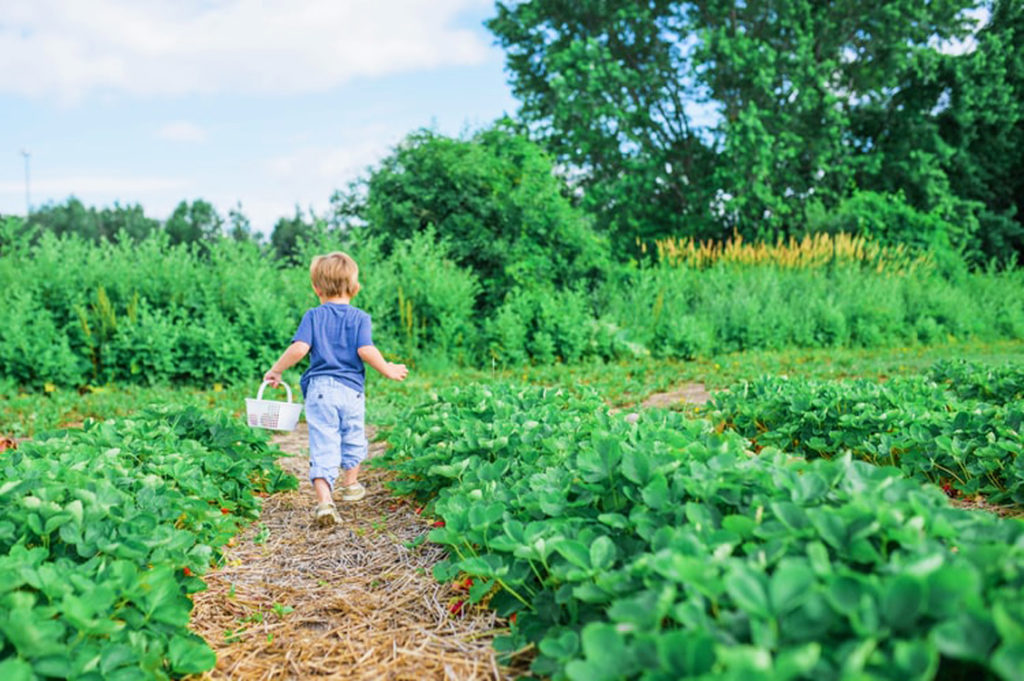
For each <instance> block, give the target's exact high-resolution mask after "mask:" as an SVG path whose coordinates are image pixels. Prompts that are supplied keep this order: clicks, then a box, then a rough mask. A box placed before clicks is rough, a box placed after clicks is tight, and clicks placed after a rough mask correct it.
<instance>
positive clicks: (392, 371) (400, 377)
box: [385, 362, 409, 381]
mask: <svg viewBox="0 0 1024 681" xmlns="http://www.w3.org/2000/svg"><path fill="white" fill-rule="evenodd" d="M385 375H386V376H387V377H388V378H390V379H391V380H392V381H404V380H405V377H406V376H408V375H409V369H408V368H407V367H406V366H405V365H404V364H393V363H391V362H388V372H387V374H385Z"/></svg>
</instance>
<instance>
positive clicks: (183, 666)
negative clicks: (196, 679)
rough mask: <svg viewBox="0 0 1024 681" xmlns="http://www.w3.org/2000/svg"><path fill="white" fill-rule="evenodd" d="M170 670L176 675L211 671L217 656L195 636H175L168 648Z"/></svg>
mask: <svg viewBox="0 0 1024 681" xmlns="http://www.w3.org/2000/svg"><path fill="white" fill-rule="evenodd" d="M167 657H168V660H169V661H170V663H171V669H172V670H173V671H174V672H176V673H178V674H199V673H201V672H205V671H208V670H210V669H213V667H214V665H216V664H217V655H216V653H214V652H213V650H212V649H211V648H210V646H208V645H207V644H206V641H204V640H203V639H201V638H199V637H198V636H195V635H188V636H175V637H174V638H172V639H171V643H170V645H169V646H168V650H167Z"/></svg>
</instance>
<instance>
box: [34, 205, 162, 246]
mask: <svg viewBox="0 0 1024 681" xmlns="http://www.w3.org/2000/svg"><path fill="white" fill-rule="evenodd" d="M28 226H29V227H30V228H32V227H38V228H40V229H41V230H44V231H49V232H53V233H54V234H58V235H63V234H76V235H78V236H80V237H82V238H85V239H88V240H90V241H100V240H102V239H106V240H114V239H116V238H117V237H118V236H119V235H124V236H127V237H128V238H131V239H133V240H135V241H138V240H140V239H143V238H145V237H146V236H148V235H149V234H151V233H153V232H154V231H156V230H157V229H158V228H159V226H160V223H159V221H157V220H155V219H153V218H150V217H146V214H145V212H144V211H143V210H142V206H140V205H138V204H131V205H127V206H122V205H121V204H119V203H114V205H113V206H109V207H104V208H101V209H99V210H97V209H96V208H95V207H93V206H88V207H87V206H85V205H84V204H83V203H82V202H81V201H80V200H78V199H77V198H75V197H73V196H72V197H69V198H68V199H67V201H65V202H64V203H49V204H46V205H45V206H42V207H40V208H38V209H36V211H35V212H33V213H32V215H31V216H30V217H29V219H28Z"/></svg>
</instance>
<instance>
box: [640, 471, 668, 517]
mask: <svg viewBox="0 0 1024 681" xmlns="http://www.w3.org/2000/svg"><path fill="white" fill-rule="evenodd" d="M641 496H642V497H643V500H644V503H645V504H647V505H648V506H650V507H651V509H653V510H655V511H665V510H668V509H669V506H670V504H669V498H668V479H666V478H665V476H664V475H663V474H662V473H656V474H655V475H654V477H653V478H652V479H651V482H650V483H648V485H647V486H646V487H644V489H643V492H641Z"/></svg>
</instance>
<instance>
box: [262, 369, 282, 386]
mask: <svg viewBox="0 0 1024 681" xmlns="http://www.w3.org/2000/svg"><path fill="white" fill-rule="evenodd" d="M263 382H264V383H269V384H270V385H271V386H272V387H274V388H276V387H277V386H279V385H281V372H280V371H274V370H273V369H271V370H270V371H268V372H267V373H265V374H263Z"/></svg>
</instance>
